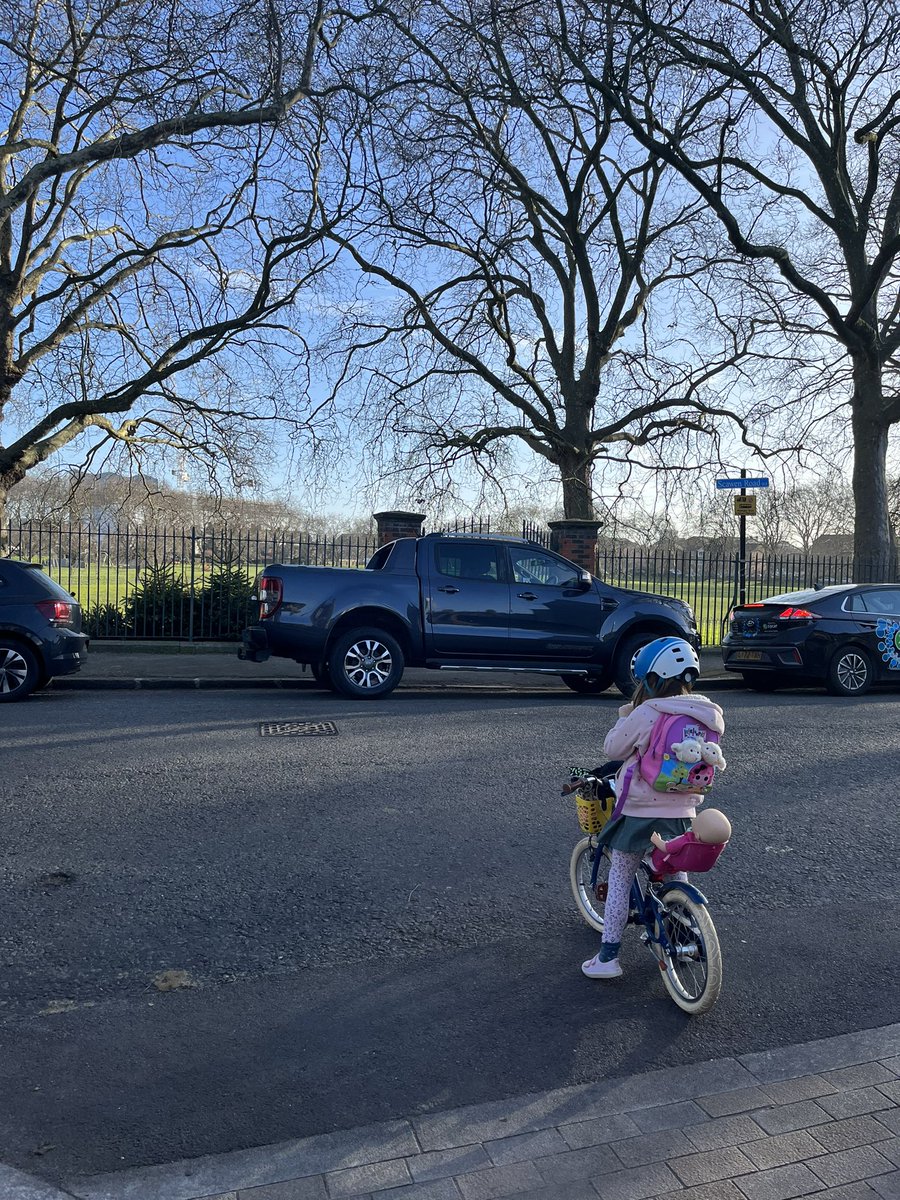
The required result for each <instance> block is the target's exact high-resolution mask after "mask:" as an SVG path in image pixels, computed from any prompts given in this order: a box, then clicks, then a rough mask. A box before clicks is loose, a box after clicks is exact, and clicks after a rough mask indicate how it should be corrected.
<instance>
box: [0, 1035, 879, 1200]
mask: <svg viewBox="0 0 900 1200" xmlns="http://www.w3.org/2000/svg"><path fill="white" fill-rule="evenodd" d="M898 1036H900V1024H898V1025H890V1026H885V1027H883V1028H880V1029H870V1030H860V1031H858V1032H857V1033H851V1034H847V1035H844V1036H842V1037H837V1038H823V1039H819V1040H817V1041H813V1042H807V1043H805V1044H803V1045H797V1046H792V1047H787V1048H785V1049H783V1050H780V1051H773V1052H771V1053H769V1052H762V1053H759V1054H748V1055H742V1056H741V1057H740V1058H739V1059H738V1058H725V1059H719V1060H716V1061H714V1062H709V1063H700V1064H691V1065H688V1066H685V1067H671V1068H666V1069H664V1070H658V1071H649V1072H645V1073H643V1074H638V1075H634V1076H631V1077H628V1078H626V1079H616V1080H608V1081H604V1082H601V1083H594V1084H589V1085H584V1086H581V1087H573V1088H564V1089H555V1090H553V1091H548V1092H544V1093H538V1094H531V1095H528V1096H521V1097H518V1098H515V1099H511V1100H502V1101H496V1102H495V1103H491V1104H479V1105H470V1106H468V1107H466V1108H459V1109H454V1110H451V1111H448V1112H445V1113H435V1114H431V1115H429V1116H420V1117H409V1118H406V1119H398V1120H396V1121H390V1122H384V1123H382V1124H380V1125H375V1126H367V1127H365V1128H363V1129H356V1130H352V1129H351V1130H344V1131H338V1132H334V1133H326V1134H321V1135H317V1136H314V1137H311V1138H304V1139H300V1140H298V1141H296V1142H286V1143H281V1144H279V1145H277V1146H263V1147H259V1148H256V1149H253V1150H246V1151H236V1152H233V1153H231V1154H224V1155H219V1156H210V1157H207V1158H203V1159H194V1160H184V1161H182V1162H177V1163H169V1164H159V1165H157V1166H149V1167H144V1168H138V1169H132V1170H128V1171H121V1172H114V1173H112V1174H106V1175H102V1176H94V1177H91V1178H75V1179H69V1180H64V1181H63V1185H62V1186H63V1187H64V1188H65V1189H66V1191H65V1192H59V1191H57V1190H55V1189H53V1188H50V1187H49V1185H46V1184H42V1183H41V1182H40V1181H39V1180H31V1179H30V1178H29V1177H27V1176H23V1175H21V1173H20V1172H12V1171H11V1170H10V1169H8V1168H3V1167H0V1198H2V1200H66V1197H68V1196H73V1197H76V1198H77V1200H337V1198H338V1197H343V1198H345V1200H375V1198H379V1200H494V1198H495V1197H497V1198H499V1197H513V1198H516V1200H650V1198H652V1197H662V1196H666V1197H676V1198H677V1197H680V1198H681V1200H794V1198H796V1197H800V1196H820V1197H821V1198H822V1200H829V1198H830V1200H865V1198H866V1197H881V1198H882V1200H890V1197H898V1196H900V1190H898V1181H900V1171H898V1170H897V1167H898V1165H900V1137H898V1135H897V1133H896V1132H895V1130H896V1129H897V1128H898V1127H900V1110H898V1107H897V1104H896V1102H895V1101H894V1100H893V1099H892V1098H891V1097H890V1096H888V1097H887V1098H888V1099H889V1100H890V1101H891V1107H890V1108H888V1109H877V1110H875V1111H871V1112H864V1113H861V1114H860V1115H857V1116H851V1117H848V1116H842V1115H841V1114H843V1113H846V1112H853V1111H854V1110H859V1108H860V1107H865V1106H866V1104H867V1103H868V1102H869V1100H870V1099H871V1096H870V1092H871V1089H872V1087H873V1086H875V1085H876V1081H877V1085H878V1086H880V1087H882V1088H884V1087H888V1088H889V1087H890V1086H891V1084H892V1083H893V1082H894V1081H898V1080H900V1057H898V1055H897V1044H898V1042H897V1039H898ZM816 1064H818V1065H819V1066H820V1067H821V1068H822V1069H823V1070H824V1071H825V1074H824V1075H819V1074H817V1073H815V1072H813V1071H812V1070H811V1068H812V1067H813V1066H814V1065H816ZM791 1071H793V1072H794V1073H795V1074H794V1075H793V1076H792V1075H791V1074H790V1072H791ZM773 1074H774V1075H775V1077H776V1081H775V1082H767V1081H768V1080H769V1077H770V1076H771V1075H773ZM791 1084H795V1085H796V1086H790V1085H791ZM854 1095H864V1096H866V1097H867V1098H866V1100H864V1101H855V1100H854ZM798 1097H799V1098H798ZM839 1097H841V1098H843V1100H842V1101H841V1102H838V1100H837V1099H836V1098H839ZM824 1098H830V1099H831V1100H832V1101H834V1102H833V1103H832V1104H831V1107H832V1108H833V1110H834V1112H833V1113H830V1112H828V1111H827V1110H826V1109H825V1108H823V1107H822V1106H821V1103H820V1101H821V1100H822V1099H824ZM604 1125H607V1126H608V1132H609V1134H610V1136H608V1137H604V1136H603V1127H604ZM4 1172H5V1174H4ZM10 1180H14V1181H16V1186H17V1187H18V1188H19V1190H18V1191H14V1190H12V1185H9V1186H8V1187H7V1188H6V1190H4V1183H7V1184H9V1181H10ZM29 1189H31V1190H29ZM41 1189H43V1190H41Z"/></svg>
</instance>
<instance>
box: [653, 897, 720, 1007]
mask: <svg viewBox="0 0 900 1200" xmlns="http://www.w3.org/2000/svg"><path fill="white" fill-rule="evenodd" d="M660 903H661V904H662V906H663V914H662V924H663V929H664V931H665V935H666V937H667V939H668V941H669V949H668V950H666V951H664V952H663V954H662V957H661V958H660V966H661V967H664V968H665V969H664V971H663V983H665V985H666V988H667V990H668V992H669V995H670V996H671V997H672V999H673V1000H674V1001H675V1003H676V1004H677V1005H678V1007H679V1008H680V1009H683V1010H684V1012H686V1013H690V1014H691V1015H692V1016H697V1015H698V1014H699V1013H704V1012H708V1011H709V1009H711V1008H712V1006H713V1005H714V1004H715V1002H716V1001H717V1000H718V998H719V992H721V990H722V950H721V948H720V946H719V937H718V934H717V933H716V927H715V925H714V924H713V920H712V917H711V916H710V915H709V911H708V910H707V908H706V906H705V905H704V904H698V903H697V902H696V900H692V899H691V897H690V896H689V895H688V894H687V892H684V891H682V890H681V889H680V888H672V889H671V891H667V892H666V894H665V895H664V896H663V897H662V898H661V900H660Z"/></svg>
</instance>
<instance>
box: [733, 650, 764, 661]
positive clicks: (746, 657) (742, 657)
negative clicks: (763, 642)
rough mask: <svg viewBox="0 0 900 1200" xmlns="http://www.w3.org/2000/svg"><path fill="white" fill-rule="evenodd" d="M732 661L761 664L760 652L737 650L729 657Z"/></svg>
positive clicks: (761, 655)
mask: <svg viewBox="0 0 900 1200" xmlns="http://www.w3.org/2000/svg"><path fill="white" fill-rule="evenodd" d="M731 657H732V658H733V659H735V658H736V659H738V661H739V662H762V661H763V652H762V650H738V651H737V652H736V653H734V654H732V656H731Z"/></svg>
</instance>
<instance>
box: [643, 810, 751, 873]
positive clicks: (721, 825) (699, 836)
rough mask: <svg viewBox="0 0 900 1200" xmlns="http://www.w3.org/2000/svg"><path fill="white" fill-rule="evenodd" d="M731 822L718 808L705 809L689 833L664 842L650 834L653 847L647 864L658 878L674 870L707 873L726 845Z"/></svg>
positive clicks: (698, 814) (695, 818) (699, 813)
mask: <svg viewBox="0 0 900 1200" xmlns="http://www.w3.org/2000/svg"><path fill="white" fill-rule="evenodd" d="M730 837H731V822H730V821H729V820H728V818H727V817H726V816H725V814H724V813H722V812H719V810H718V809H717V808H704V809H702V810H701V811H700V812H698V813H697V815H696V817H694V819H693V821H692V822H691V830H690V833H683V834H682V835H681V837H677V838H672V839H671V840H670V841H668V842H666V841H663V839H662V838H661V837H660V836H659V834H658V833H652V834H651V835H650V841H651V842H652V843H653V845H654V846H655V847H656V849H655V850H654V851H653V853H652V854H651V855H650V863H651V866H652V867H653V870H654V872H655V873H656V874H657V875H674V874H675V872H676V871H708V870H709V869H710V867H711V866H713V864H714V863H715V861H716V859H717V858H718V857H719V855H720V854H721V853H722V851H723V850H724V849H725V847H726V845H727V844H728V839H729V838H730Z"/></svg>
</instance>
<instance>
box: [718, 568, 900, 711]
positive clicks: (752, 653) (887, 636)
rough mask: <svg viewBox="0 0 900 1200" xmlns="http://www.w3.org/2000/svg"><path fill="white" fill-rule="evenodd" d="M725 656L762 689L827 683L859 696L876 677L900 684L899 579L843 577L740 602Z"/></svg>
mask: <svg viewBox="0 0 900 1200" xmlns="http://www.w3.org/2000/svg"><path fill="white" fill-rule="evenodd" d="M722 658H723V660H724V663H725V667H726V669H727V670H729V671H740V673H741V674H742V675H743V677H744V682H745V683H746V684H747V685H748V686H749V687H751V688H754V689H755V690H756V691H774V690H775V688H777V687H785V686H789V685H790V684H792V683H797V684H805V683H824V684H825V686H826V687H827V689H828V690H829V691H830V692H832V693H833V694H834V695H838V696H861V695H863V693H864V692H867V691H868V690H869V688H870V687H871V686H872V685H873V684H874V683H884V682H894V683H900V584H890V583H883V584H877V583H854V584H847V583H843V584H838V585H836V586H833V587H823V588H811V589H808V590H807V591H802V592H787V593H786V594H785V595H783V596H770V597H769V598H768V599H767V600H762V601H760V602H758V603H755V604H742V605H739V606H738V607H737V608H735V609H734V610H733V612H732V614H731V626H730V629H729V631H728V634H727V635H726V637H725V640H724V642H723V644H722Z"/></svg>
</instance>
